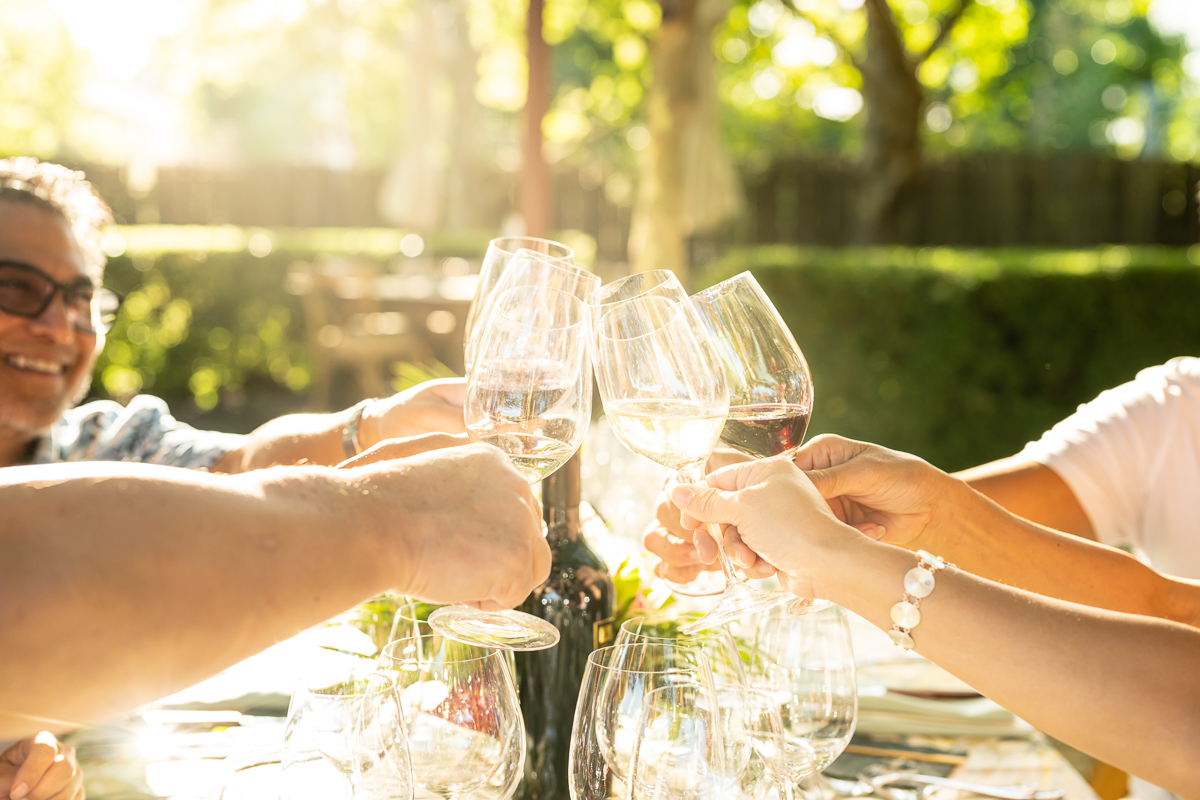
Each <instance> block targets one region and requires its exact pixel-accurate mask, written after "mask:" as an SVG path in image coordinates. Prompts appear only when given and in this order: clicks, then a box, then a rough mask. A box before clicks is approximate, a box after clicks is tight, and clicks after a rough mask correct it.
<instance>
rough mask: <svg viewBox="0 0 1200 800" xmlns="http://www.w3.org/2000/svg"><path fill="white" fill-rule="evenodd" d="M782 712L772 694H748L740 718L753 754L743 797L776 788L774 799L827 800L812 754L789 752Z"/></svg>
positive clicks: (795, 750)
mask: <svg viewBox="0 0 1200 800" xmlns="http://www.w3.org/2000/svg"><path fill="white" fill-rule="evenodd" d="M779 710H780V705H779V702H778V701H777V700H776V699H775V698H774V697H773V696H772V695H771V694H770V693H769V692H764V691H760V690H750V691H748V692H746V695H745V701H744V703H743V706H742V714H741V718H742V720H744V724H745V726H746V731H747V737H748V739H749V740H750V742H751V747H752V749H753V751H754V752H753V756H752V763H751V765H750V767H749V768H748V769H747V773H748V775H747V779H744V780H743V782H742V783H743V785H745V786H746V787H747V788H748V789H749V791H748V792H744V793H745V794H748V795H751V796H758V795H760V794H762V793H764V790H765V785H766V784H769V785H771V786H773V787H776V788H777V790H778V791H777V792H776V793H775V795H776V797H777V798H782V800H795V798H800V799H801V800H824V797H825V796H824V794H823V793H822V791H821V788H820V786H819V785H818V783H817V775H818V773H817V770H816V767H815V762H814V759H813V756H812V753H811V752H810V751H808V750H804V749H801V748H792V749H791V750H789V749H788V747H787V735H786V733H785V732H784V729H783V720H782V719H781V717H780V716H779ZM767 791H769V790H767Z"/></svg>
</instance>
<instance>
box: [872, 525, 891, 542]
mask: <svg viewBox="0 0 1200 800" xmlns="http://www.w3.org/2000/svg"><path fill="white" fill-rule="evenodd" d="M885 533H887V528H885V527H883V526H882V525H876V526H875V529H874V530H873V531H871V538H872V539H882V538H883V535H884V534H885Z"/></svg>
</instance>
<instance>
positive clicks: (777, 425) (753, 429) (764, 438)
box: [721, 403, 812, 458]
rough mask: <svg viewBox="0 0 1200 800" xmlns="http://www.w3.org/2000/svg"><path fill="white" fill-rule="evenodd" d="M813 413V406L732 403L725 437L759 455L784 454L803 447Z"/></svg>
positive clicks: (768, 456) (760, 456)
mask: <svg viewBox="0 0 1200 800" xmlns="http://www.w3.org/2000/svg"><path fill="white" fill-rule="evenodd" d="M811 414H812V408H811V407H809V406H794V405H787V404H785V403H756V404H754V405H748V406H730V407H729V416H728V417H726V419H725V427H724V429H722V431H721V441H723V442H724V443H725V444H727V445H729V446H730V447H732V448H734V449H736V450H741V451H742V452H743V453H745V454H746V455H750V456H754V457H755V458H770V457H772V456H778V455H783V454H784V453H788V452H791V451H793V450H796V449H797V448H798V447H800V443H801V442H803V441H804V432H805V431H806V430H808V418H809V416H810V415H811Z"/></svg>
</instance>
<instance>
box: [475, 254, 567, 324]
mask: <svg viewBox="0 0 1200 800" xmlns="http://www.w3.org/2000/svg"><path fill="white" fill-rule="evenodd" d="M519 250H527V251H529V252H530V253H538V254H540V255H541V256H542V257H543V258H545V259H546V260H547V261H553V262H561V263H566V264H570V263H571V262H572V261H574V259H575V251H574V250H572V249H571V248H569V247H567V246H566V245H565V244H560V243H559V242H553V241H550V240H549V239H538V238H536V237H533V236H501V237H499V238H497V239H492V240H491V241H490V242H488V249H487V253H485V254H484V256H483V263H482V264H481V265H480V267H479V282H478V283H477V284H475V297H474V298H473V299H472V300H471V307H470V308H469V309H467V322H466V326H465V327H464V329H463V333H464V335H465V337H466V338H465V339H464V340H463V341H464V342H470V341H471V333H472V331H474V330H475V326H476V325H477V324H478V323H479V321H480V319H481V318H482V313H483V311H484V308H483V307H482V305H481V304H480V301H481V300H482V299H484V298H486V297H487V296H488V295H490V294H491V293H492V291H493V290H494V289H495V288H496V284H497V283H498V282H499V280H500V276H501V275H503V274H504V270H505V268H506V267H508V265H509V263H510V262H511V261H512V260H513V258H514V257H515V256H516V255H517V251H519Z"/></svg>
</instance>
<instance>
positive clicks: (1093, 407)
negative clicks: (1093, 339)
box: [1020, 359, 1196, 547]
mask: <svg viewBox="0 0 1200 800" xmlns="http://www.w3.org/2000/svg"><path fill="white" fill-rule="evenodd" d="M1195 361H1196V359H1174V360H1172V361H1169V362H1167V363H1166V364H1164V365H1162V366H1159V367H1151V368H1149V369H1145V370H1142V371H1141V372H1139V373H1138V375H1137V377H1136V378H1135V379H1134V380H1132V381H1130V382H1129V383H1126V384H1123V385H1121V386H1118V387H1116V388H1115V389H1109V390H1108V391H1106V392H1102V393H1101V394H1100V396H1099V397H1097V398H1096V399H1095V400H1093V401H1091V402H1090V403H1086V404H1084V405H1082V406H1080V407H1079V410H1078V411H1076V412H1075V413H1074V414H1072V415H1071V416H1070V417H1067V418H1066V419H1065V420H1063V421H1062V422H1060V423H1058V424H1057V425H1055V426H1054V427H1053V428H1051V429H1050V430H1049V431H1047V432H1046V433H1045V434H1044V435H1043V436H1042V438H1041V439H1039V440H1038V441H1036V442H1031V443H1030V444H1028V445H1026V447H1025V449H1024V450H1023V451H1021V454H1020V456H1021V457H1025V458H1027V459H1029V460H1031V461H1035V462H1037V463H1040V464H1044V465H1046V466H1048V467H1050V468H1051V469H1052V470H1054V471H1055V472H1056V473H1057V474H1058V475H1059V476H1060V477H1061V478H1062V479H1063V480H1064V481H1065V482H1066V483H1067V485H1068V486H1069V487H1070V488H1071V490H1072V491H1073V492H1074V493H1075V497H1076V498H1077V499H1078V500H1079V503H1080V505H1081V506H1082V507H1083V509H1084V511H1085V512H1086V513H1087V515H1088V518H1089V520H1090V521H1091V523H1092V529H1093V530H1094V531H1095V532H1096V538H1097V540H1098V541H1100V542H1103V543H1105V544H1110V545H1133V546H1136V547H1142V546H1143V542H1142V541H1141V538H1142V532H1143V530H1144V527H1143V524H1142V522H1143V520H1142V516H1143V513H1144V509H1145V498H1146V496H1147V494H1148V492H1149V488H1150V487H1148V486H1147V485H1146V482H1147V481H1151V480H1154V479H1155V476H1156V474H1157V473H1158V472H1159V469H1158V467H1159V466H1160V464H1161V461H1162V459H1163V457H1164V455H1165V451H1166V448H1167V447H1169V446H1170V441H1171V431H1170V429H1171V427H1172V417H1173V415H1172V414H1171V413H1170V401H1171V399H1172V395H1173V394H1177V393H1178V392H1179V387H1178V386H1177V385H1175V379H1176V378H1177V377H1178V372H1179V370H1180V369H1181V367H1182V366H1184V365H1183V364H1181V362H1195Z"/></svg>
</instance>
